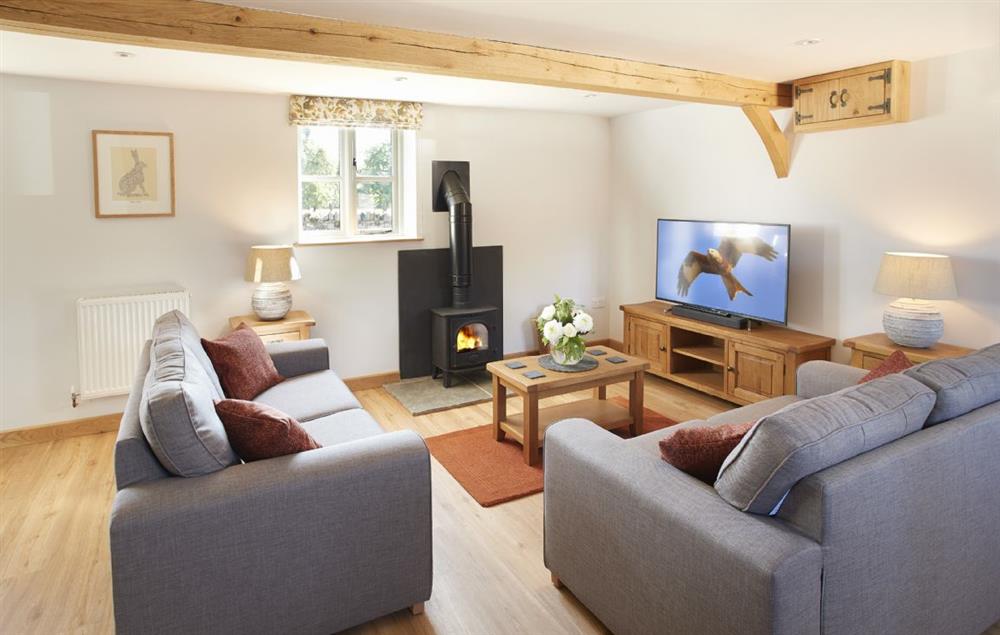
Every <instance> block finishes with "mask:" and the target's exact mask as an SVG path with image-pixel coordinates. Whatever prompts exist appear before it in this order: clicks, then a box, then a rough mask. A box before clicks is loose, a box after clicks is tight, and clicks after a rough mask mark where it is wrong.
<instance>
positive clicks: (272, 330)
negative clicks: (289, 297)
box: [229, 311, 316, 344]
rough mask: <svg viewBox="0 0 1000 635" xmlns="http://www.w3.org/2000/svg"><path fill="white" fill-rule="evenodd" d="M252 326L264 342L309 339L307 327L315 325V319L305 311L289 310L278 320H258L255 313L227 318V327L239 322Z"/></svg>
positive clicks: (232, 326)
mask: <svg viewBox="0 0 1000 635" xmlns="http://www.w3.org/2000/svg"><path fill="white" fill-rule="evenodd" d="M241 323H242V324H246V325H247V326H249V327H250V328H252V329H253V330H254V331H255V332H256V333H257V335H260V339H262V340H263V341H264V343H265V344H268V343H270V342H292V341H296V340H307V339H309V329H310V328H312V327H314V326H316V320H314V319H313V316H311V315H309V313H308V312H307V311H289V312H288V315H286V316H285V317H283V318H281V319H280V320H260V319H258V318H257V316H256V315H254V314H253V313H251V314H250V315H237V316H235V317H231V318H229V328H231V329H235V328H236V327H237V326H239V325H240V324H241Z"/></svg>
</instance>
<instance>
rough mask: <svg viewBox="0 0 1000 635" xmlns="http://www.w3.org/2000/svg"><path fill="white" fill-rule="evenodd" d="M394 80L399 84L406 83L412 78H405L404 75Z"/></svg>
mask: <svg viewBox="0 0 1000 635" xmlns="http://www.w3.org/2000/svg"><path fill="white" fill-rule="evenodd" d="M393 79H394V80H395V81H397V82H405V81H406V80H408V79H410V78H409V77H404V76H403V75H400V76H399V77H393Z"/></svg>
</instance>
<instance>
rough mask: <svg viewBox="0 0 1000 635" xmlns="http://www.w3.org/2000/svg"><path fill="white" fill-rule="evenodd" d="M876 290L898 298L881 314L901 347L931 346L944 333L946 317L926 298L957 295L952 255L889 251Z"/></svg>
mask: <svg viewBox="0 0 1000 635" xmlns="http://www.w3.org/2000/svg"><path fill="white" fill-rule="evenodd" d="M875 293H880V294H882V295H889V296H894V297H896V298H899V299H897V300H896V301H895V302H893V303H892V304H890V305H889V306H888V307H886V309H885V313H884V314H883V315H882V327H883V328H884V329H885V334H886V335H887V336H888V337H889V339H890V340H892V341H893V342H895V343H897V344H899V345H901V346H910V347H913V348H928V347H931V346H933V345H934V344H935V343H936V342H937V341H938V340H939V339H941V335H942V334H943V333H944V319H943V318H942V317H941V313H940V312H938V310H937V308H936V307H935V306H934V305H933V304H931V303H930V302H927V300H950V299H952V298H956V297H958V290H957V289H956V288H955V274H954V273H953V272H952V269H951V258H949V257H948V256H942V255H939V254H918V253H907V252H895V251H887V252H886V253H885V254H883V256H882V266H881V267H880V268H879V271H878V278H877V279H876V280H875Z"/></svg>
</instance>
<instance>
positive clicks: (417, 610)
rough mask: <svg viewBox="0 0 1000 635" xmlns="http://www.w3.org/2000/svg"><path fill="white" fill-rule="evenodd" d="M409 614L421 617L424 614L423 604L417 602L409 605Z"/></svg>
mask: <svg viewBox="0 0 1000 635" xmlns="http://www.w3.org/2000/svg"><path fill="white" fill-rule="evenodd" d="M410 613H413V614H414V615H423V613H424V603H423V602H417V603H416V604H411V605H410Z"/></svg>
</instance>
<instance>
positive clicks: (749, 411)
mask: <svg viewBox="0 0 1000 635" xmlns="http://www.w3.org/2000/svg"><path fill="white" fill-rule="evenodd" d="M800 401H802V399H800V398H799V397H796V396H795V395H782V396H781V397H774V398H773V399H765V400H764V401H758V402H755V403H752V404H749V405H747V406H741V407H739V408H733V409H732V410H726V411H724V412H720V413H719V414H717V415H713V416H711V417H709V418H708V419H706V422H707V423H708V424H709V425H712V426H719V425H722V424H727V423H743V422H744V421H757V420H758V419H760V418H761V417H764V416H767V415H769V414H773V413H775V412H778V411H779V410H781V409H782V408H785V407H787V406H790V405H792V404H793V403H798V402H800Z"/></svg>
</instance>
